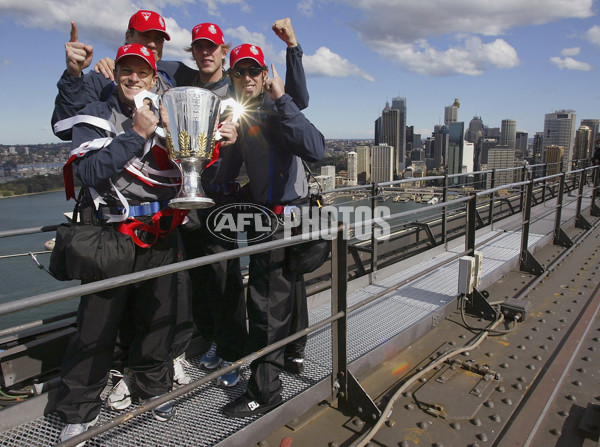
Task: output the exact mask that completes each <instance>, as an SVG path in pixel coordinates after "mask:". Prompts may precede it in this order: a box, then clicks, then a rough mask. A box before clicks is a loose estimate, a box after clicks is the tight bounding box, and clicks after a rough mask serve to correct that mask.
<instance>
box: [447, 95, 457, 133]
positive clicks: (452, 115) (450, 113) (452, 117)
mask: <svg viewBox="0 0 600 447" xmlns="http://www.w3.org/2000/svg"><path fill="white" fill-rule="evenodd" d="M459 107H460V103H459V102H458V98H456V99H455V100H454V103H453V104H452V105H451V106H446V107H444V125H445V126H446V127H450V124H452V123H455V122H457V121H458V108H459Z"/></svg>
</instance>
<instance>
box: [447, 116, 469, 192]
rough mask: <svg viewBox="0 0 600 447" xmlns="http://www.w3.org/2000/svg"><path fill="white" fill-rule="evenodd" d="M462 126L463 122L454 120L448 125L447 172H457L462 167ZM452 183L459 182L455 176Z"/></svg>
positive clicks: (463, 125) (459, 171)
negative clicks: (454, 121)
mask: <svg viewBox="0 0 600 447" xmlns="http://www.w3.org/2000/svg"><path fill="white" fill-rule="evenodd" d="M464 128H465V123H463V122H462V121H461V122H456V123H451V124H450V126H449V133H450V136H449V141H448V163H447V166H448V170H447V172H448V174H459V173H461V172H462V167H463V164H464V163H463V145H464V139H463V135H464ZM453 183H455V184H456V183H459V179H458V178H457V177H454V178H453Z"/></svg>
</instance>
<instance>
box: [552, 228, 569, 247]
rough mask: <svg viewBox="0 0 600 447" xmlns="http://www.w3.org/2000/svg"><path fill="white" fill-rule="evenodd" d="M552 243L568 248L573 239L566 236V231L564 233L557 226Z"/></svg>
mask: <svg viewBox="0 0 600 447" xmlns="http://www.w3.org/2000/svg"><path fill="white" fill-rule="evenodd" d="M554 245H561V246H563V247H565V248H569V247H572V246H573V241H572V240H571V238H570V237H569V236H567V233H565V232H564V231H563V229H562V228H559V229H558V232H557V234H556V235H555V236H554Z"/></svg>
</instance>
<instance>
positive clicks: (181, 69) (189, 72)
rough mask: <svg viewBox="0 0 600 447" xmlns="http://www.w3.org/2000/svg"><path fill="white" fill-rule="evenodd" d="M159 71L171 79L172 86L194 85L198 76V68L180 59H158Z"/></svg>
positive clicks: (157, 66)
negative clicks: (195, 68)
mask: <svg viewBox="0 0 600 447" xmlns="http://www.w3.org/2000/svg"><path fill="white" fill-rule="evenodd" d="M156 68H157V69H158V71H159V72H160V73H161V74H162V75H163V76H164V77H165V78H166V79H167V80H168V81H169V83H170V84H171V86H172V87H181V86H185V85H192V84H193V83H194V81H195V80H196V78H197V76H198V70H194V69H193V68H190V67H188V66H187V65H185V64H184V63H183V62H179V61H163V60H160V61H158V64H156Z"/></svg>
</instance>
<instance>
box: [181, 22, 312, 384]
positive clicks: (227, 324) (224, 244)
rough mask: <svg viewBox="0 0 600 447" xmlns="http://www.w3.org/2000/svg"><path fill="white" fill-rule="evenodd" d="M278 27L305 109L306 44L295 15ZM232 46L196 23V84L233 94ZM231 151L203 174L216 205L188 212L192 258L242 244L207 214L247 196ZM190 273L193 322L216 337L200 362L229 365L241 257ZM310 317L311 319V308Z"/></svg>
mask: <svg viewBox="0 0 600 447" xmlns="http://www.w3.org/2000/svg"><path fill="white" fill-rule="evenodd" d="M273 31H274V32H275V33H276V34H277V36H278V37H279V38H280V39H281V40H283V41H284V42H285V43H286V46H287V53H286V68H287V70H286V89H288V90H289V92H290V94H291V96H292V97H293V100H294V102H296V104H297V105H298V107H299V108H300V109H303V108H305V107H306V106H307V105H308V99H309V98H308V90H307V89H306V77H305V74H304V68H303V66H302V49H301V47H300V45H299V44H298V41H297V39H296V35H295V33H294V29H293V27H292V24H291V21H290V19H289V18H285V19H280V20H277V21H275V22H274V23H273ZM229 50H230V45H229V44H226V43H225V39H224V37H223V32H222V31H221V28H219V26H218V25H217V24H214V23H199V24H198V25H196V26H194V27H193V28H192V42H191V45H190V46H189V47H188V48H186V51H188V52H190V53H191V54H192V56H193V58H194V60H195V61H196V65H197V66H198V76H197V78H196V80H195V82H194V83H193V85H194V86H197V87H202V88H205V89H208V90H211V91H212V92H214V93H216V94H217V95H219V96H220V97H225V96H233V95H234V92H233V90H232V88H231V78H230V77H229V76H227V73H226V71H225V70H224V64H225V59H226V57H227V54H228V52H229ZM231 156H232V149H231V147H229V146H228V147H226V148H221V153H220V157H219V160H217V162H216V163H215V164H213V165H211V166H210V167H209V168H207V169H205V170H204V172H203V173H202V187H203V189H204V191H205V192H206V193H207V194H208V195H209V196H210V197H211V198H212V199H213V200H214V201H215V204H216V205H215V207H214V208H211V209H208V210H192V211H191V212H190V213H189V214H188V218H189V222H188V223H186V224H185V225H183V226H182V228H181V234H182V237H183V241H184V245H185V248H186V253H187V255H188V257H190V258H196V257H200V256H207V255H212V254H216V253H223V252H226V251H229V250H232V249H235V248H237V243H236V242H234V241H235V240H236V238H237V235H236V234H233V233H232V232H227V231H226V230H223V232H224V233H227V234H226V235H225V236H226V237H221V238H220V237H217V236H215V234H214V233H213V232H212V231H210V230H211V229H210V228H209V225H208V224H207V220H208V216H209V215H210V214H211V213H213V212H215V213H216V212H218V208H219V207H221V206H226V205H229V204H232V203H238V202H240V201H244V199H242V198H240V196H239V194H238V192H237V190H238V184H237V182H236V177H237V172H233V174H232V171H231V170H229V164H230V157H231ZM190 278H191V281H192V313H193V316H194V322H195V323H196V327H197V328H198V331H199V333H200V335H201V336H202V338H203V339H204V340H206V341H210V342H212V343H211V345H210V348H209V349H208V351H206V352H205V353H204V354H203V355H202V357H201V359H200V362H199V363H200V365H201V366H202V367H203V368H205V369H208V370H213V369H216V368H218V367H219V366H228V365H229V364H230V363H232V362H235V361H236V360H237V359H239V358H241V357H242V356H243V355H244V343H245V340H246V337H247V331H246V308H245V299H244V289H243V282H242V276H241V268H240V261H239V259H237V258H236V259H230V260H227V261H221V262H215V263H212V264H209V265H205V266H202V267H197V268H194V269H192V270H190ZM304 307H306V301H304ZM305 320H306V324H307V323H308V314H307V313H306V319H305ZM302 321H304V320H302ZM306 324H304V326H306ZM300 343H302V342H300ZM302 346H303V345H302ZM295 372H300V371H299V370H296V371H295ZM238 381H239V372H238V371H237V370H234V371H231V372H229V373H226V374H223V375H221V376H219V377H218V379H217V381H216V382H217V384H218V385H220V386H227V387H232V386H235V385H236V384H237V383H238Z"/></svg>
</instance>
